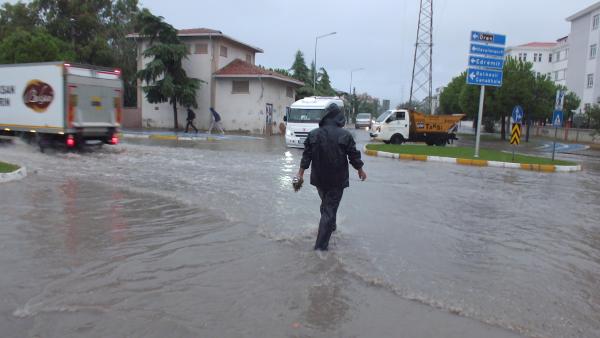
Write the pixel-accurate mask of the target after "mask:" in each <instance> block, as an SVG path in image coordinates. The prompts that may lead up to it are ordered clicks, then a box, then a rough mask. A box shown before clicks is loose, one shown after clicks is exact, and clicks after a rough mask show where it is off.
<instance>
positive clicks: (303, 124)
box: [285, 96, 344, 148]
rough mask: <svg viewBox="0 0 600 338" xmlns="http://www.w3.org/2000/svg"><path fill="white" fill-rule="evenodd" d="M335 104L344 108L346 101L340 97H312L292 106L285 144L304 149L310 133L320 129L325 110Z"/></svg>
mask: <svg viewBox="0 0 600 338" xmlns="http://www.w3.org/2000/svg"><path fill="white" fill-rule="evenodd" d="M332 103H335V104H337V105H338V107H340V109H341V108H343V107H344V101H342V99H340V98H339V97H322V96H310V97H305V98H303V99H302V100H298V101H296V102H294V103H293V104H292V106H291V107H290V109H289V111H288V113H287V114H286V117H285V121H286V129H285V144H286V145H287V146H288V147H294V148H304V140H306V137H307V136H308V133H309V132H310V131H311V130H313V129H316V128H319V121H321V119H322V118H323V114H324V112H325V108H326V107H327V106H328V105H330V104H332Z"/></svg>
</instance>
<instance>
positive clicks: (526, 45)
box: [519, 42, 556, 48]
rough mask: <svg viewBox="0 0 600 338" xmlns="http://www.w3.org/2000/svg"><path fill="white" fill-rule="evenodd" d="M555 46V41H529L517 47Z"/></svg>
mask: <svg viewBox="0 0 600 338" xmlns="http://www.w3.org/2000/svg"><path fill="white" fill-rule="evenodd" d="M554 46H556V42H530V43H526V44H524V45H520V46H519V47H531V48H551V47H554Z"/></svg>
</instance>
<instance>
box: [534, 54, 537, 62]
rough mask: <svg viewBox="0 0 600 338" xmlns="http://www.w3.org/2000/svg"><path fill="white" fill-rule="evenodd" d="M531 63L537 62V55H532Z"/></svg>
mask: <svg viewBox="0 0 600 338" xmlns="http://www.w3.org/2000/svg"><path fill="white" fill-rule="evenodd" d="M533 62H537V53H533Z"/></svg>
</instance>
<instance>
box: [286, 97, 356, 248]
mask: <svg viewBox="0 0 600 338" xmlns="http://www.w3.org/2000/svg"><path fill="white" fill-rule="evenodd" d="M345 123H346V119H345V117H344V113H343V112H342V111H341V109H340V108H339V107H338V106H337V105H336V104H334V103H332V104H330V105H329V106H327V108H325V113H324V116H323V118H322V119H321V121H320V122H319V128H317V129H314V130H312V131H311V132H310V133H309V134H308V137H307V138H306V140H305V141H304V153H303V154H302V160H301V162H300V169H299V171H298V174H297V176H296V178H297V180H300V181H303V177H304V171H305V170H306V169H308V168H309V167H310V165H311V163H312V169H311V173H310V184H312V185H314V186H315V187H316V188H317V191H318V193H319V197H320V198H321V220H320V222H319V232H318V234H317V240H316V242H315V250H322V251H326V250H327V249H328V247H329V239H330V237H331V234H332V233H333V231H335V230H336V214H337V209H338V206H339V205H340V201H341V200H342V195H343V193H344V189H345V188H347V187H348V186H349V179H348V178H349V176H348V162H350V164H351V165H352V167H354V169H356V170H358V177H359V178H360V179H361V180H362V181H364V180H365V179H367V174H366V173H365V171H364V170H363V161H362V160H361V159H360V151H358V150H357V149H356V143H355V142H354V138H353V137H352V134H350V132H349V131H347V130H345V129H343V128H342V127H343V126H344V124H345Z"/></svg>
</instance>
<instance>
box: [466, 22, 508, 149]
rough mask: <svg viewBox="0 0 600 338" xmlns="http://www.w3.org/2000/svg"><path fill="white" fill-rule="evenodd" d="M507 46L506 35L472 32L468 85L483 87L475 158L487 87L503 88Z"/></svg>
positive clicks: (480, 98) (480, 94)
mask: <svg viewBox="0 0 600 338" xmlns="http://www.w3.org/2000/svg"><path fill="white" fill-rule="evenodd" d="M505 45H506V36H505V35H502V34H493V33H483V32H476V31H472V32H471V46H470V48H469V62H468V64H469V68H467V84H470V85H478V86H481V91H480V93H479V111H478V113H477V134H476V136H475V155H474V156H475V157H479V141H480V139H481V121H482V119H483V104H484V100H485V86H494V87H500V86H502V68H503V67H504V46H505Z"/></svg>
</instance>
